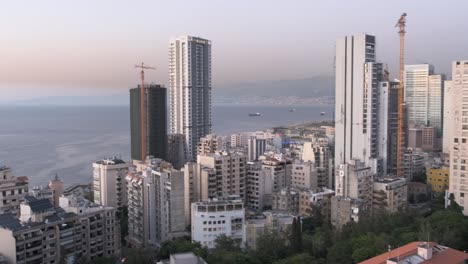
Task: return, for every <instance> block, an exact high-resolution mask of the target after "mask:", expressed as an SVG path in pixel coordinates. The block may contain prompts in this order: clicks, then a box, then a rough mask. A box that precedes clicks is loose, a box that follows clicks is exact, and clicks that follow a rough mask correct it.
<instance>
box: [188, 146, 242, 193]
mask: <svg viewBox="0 0 468 264" xmlns="http://www.w3.org/2000/svg"><path fill="white" fill-rule="evenodd" d="M197 163H198V164H199V165H200V166H201V167H205V168H209V169H212V170H214V172H215V175H216V180H215V181H214V182H213V181H209V182H207V184H216V193H214V194H209V195H208V196H212V197H217V198H226V197H229V196H231V195H239V196H240V198H241V199H243V200H244V201H245V199H246V191H247V187H246V184H247V166H246V165H247V157H246V156H245V155H244V154H241V153H229V152H216V153H213V154H208V155H199V156H198V158H197Z"/></svg>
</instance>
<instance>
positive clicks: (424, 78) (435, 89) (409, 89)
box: [403, 64, 445, 137]
mask: <svg viewBox="0 0 468 264" xmlns="http://www.w3.org/2000/svg"><path fill="white" fill-rule="evenodd" d="M444 79H445V76H443V75H439V74H434V66H432V65H429V64H416V65H405V68H404V73H403V83H404V84H405V103H406V106H407V111H408V122H409V123H410V124H415V125H423V126H432V127H434V128H435V129H436V132H437V137H441V136H442V124H443V117H442V113H443V100H444V97H443V96H444Z"/></svg>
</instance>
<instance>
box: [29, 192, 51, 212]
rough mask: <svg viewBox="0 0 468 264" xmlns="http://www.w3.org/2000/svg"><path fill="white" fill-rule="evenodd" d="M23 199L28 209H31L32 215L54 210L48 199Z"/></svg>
mask: <svg viewBox="0 0 468 264" xmlns="http://www.w3.org/2000/svg"><path fill="white" fill-rule="evenodd" d="M26 197H32V196H26ZM33 198H34V197H33ZM25 199H26V201H27V203H28V205H29V207H31V211H33V212H34V213H38V212H44V211H48V210H50V209H53V208H54V206H53V205H52V204H51V203H50V201H49V199H36V198H34V199H31V198H25Z"/></svg>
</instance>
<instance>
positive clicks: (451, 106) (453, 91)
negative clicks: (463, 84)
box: [442, 69, 461, 154]
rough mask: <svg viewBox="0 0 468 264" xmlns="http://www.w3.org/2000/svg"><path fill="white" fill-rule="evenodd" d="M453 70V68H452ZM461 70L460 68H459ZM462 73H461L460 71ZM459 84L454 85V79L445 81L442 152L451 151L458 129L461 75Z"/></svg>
mask: <svg viewBox="0 0 468 264" xmlns="http://www.w3.org/2000/svg"><path fill="white" fill-rule="evenodd" d="M452 71H453V69H452ZM459 71H460V70H459ZM459 75H460V73H459ZM457 79H458V81H457V84H458V85H457V86H456V87H455V86H454V83H453V81H445V82H444V114H443V122H444V127H443V132H444V133H443V139H442V152H443V153H447V154H448V153H449V151H450V145H451V144H452V141H453V138H454V130H455V129H456V128H455V127H454V126H453V124H454V123H455V118H456V116H457V115H456V113H457V111H458V110H459V108H460V102H459V100H460V99H459V98H457V96H460V83H459V82H460V81H461V77H460V76H459V77H458V78H457Z"/></svg>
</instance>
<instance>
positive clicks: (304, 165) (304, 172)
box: [291, 161, 318, 190]
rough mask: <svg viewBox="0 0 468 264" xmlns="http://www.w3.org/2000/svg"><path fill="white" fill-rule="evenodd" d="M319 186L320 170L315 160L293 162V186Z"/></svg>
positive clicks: (312, 187) (313, 188)
mask: <svg viewBox="0 0 468 264" xmlns="http://www.w3.org/2000/svg"><path fill="white" fill-rule="evenodd" d="M317 186H318V171H317V169H316V168H315V165H314V163H313V162H311V161H308V162H295V163H293V164H292V172H291V187H294V188H301V189H310V190H315V189H317Z"/></svg>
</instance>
